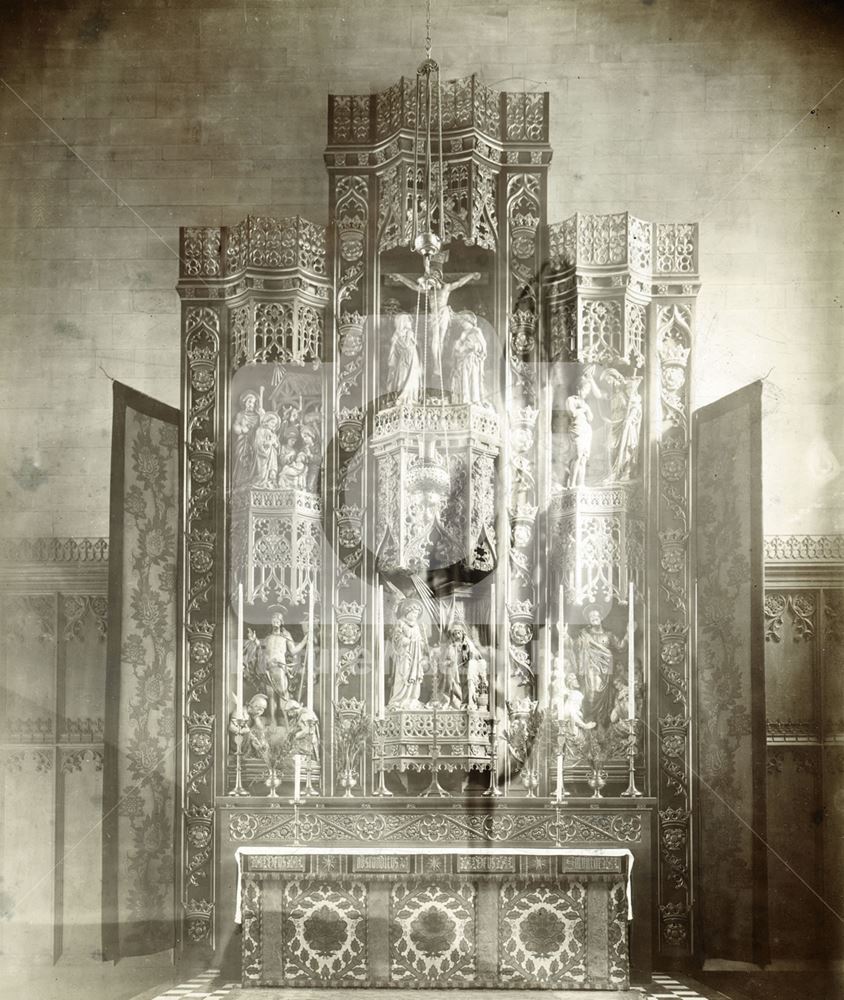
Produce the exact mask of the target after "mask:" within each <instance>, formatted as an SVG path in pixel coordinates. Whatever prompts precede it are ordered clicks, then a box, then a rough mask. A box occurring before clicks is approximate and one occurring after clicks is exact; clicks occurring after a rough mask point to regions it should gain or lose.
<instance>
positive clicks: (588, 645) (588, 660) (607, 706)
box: [575, 605, 623, 724]
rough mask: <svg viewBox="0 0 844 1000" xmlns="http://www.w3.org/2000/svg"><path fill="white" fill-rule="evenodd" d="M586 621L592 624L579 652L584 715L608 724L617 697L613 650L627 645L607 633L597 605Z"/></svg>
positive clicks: (580, 637) (584, 632) (578, 644)
mask: <svg viewBox="0 0 844 1000" xmlns="http://www.w3.org/2000/svg"><path fill="white" fill-rule="evenodd" d="M586 620H587V622H588V623H589V624H588V625H587V626H585V627H584V628H582V629H581V630H580V634H579V635H578V637H577V642H576V650H575V654H576V660H577V675H578V679H579V681H580V686H581V687H582V690H583V699H584V701H583V713H584V715H585V716H586V717H587V718H588V719H591V720H593V721H595V722H602V723H604V724H606V722H607V721H608V720H609V717H610V711H611V709H612V703H613V698H614V689H613V679H614V678H613V650H619V649H621V648H623V643H620V642H619V641H618V639H617V638H616V637H615V636H614V635H613V634H612V633H611V632H607V631H606V629H605V628H604V626H603V624H602V622H601V613H600V611H599V610H598V609H597V608H596V607H595V606H594V605H593V606H591V607H589V608H587V609H586Z"/></svg>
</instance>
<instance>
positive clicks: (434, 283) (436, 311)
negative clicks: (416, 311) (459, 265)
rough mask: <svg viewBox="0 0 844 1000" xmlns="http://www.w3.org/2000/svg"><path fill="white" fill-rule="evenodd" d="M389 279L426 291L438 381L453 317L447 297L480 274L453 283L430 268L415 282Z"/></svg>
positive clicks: (394, 276)
mask: <svg viewBox="0 0 844 1000" xmlns="http://www.w3.org/2000/svg"><path fill="white" fill-rule="evenodd" d="M389 277H390V279H391V280H392V281H397V282H399V284H401V285H404V286H405V288H409V289H411V291H414V292H418V291H424V290H425V289H427V291H428V303H429V309H428V314H429V315H430V317H431V324H432V330H431V358H432V359H433V362H434V367H435V368H436V370H437V372H438V373H439V375H440V380H442V352H443V344H444V343H445V338H446V335H447V334H448V328H449V326H450V325H451V317H452V315H453V310H452V308H451V306H450V305H449V304H448V299H449V296H450V295H451V293H452V292H453V291H454V290H455V289H456V288H462V287H463V286H464V285H468V284H469V282H470V281H480V280H481V274H480V272H479V271H473V272H472V273H471V274H464V275H463V277H462V278H456V279H455V280H454V281H445V280H444V278H443V273H442V271H441V270H439V268H435V267H434V268H431V271H430V273H429V274H427V275H425V277H423V278H419V279H417V280H416V281H412V280H411V279H410V278H406V277H405V276H404V275H403V274H391V275H390V276H389Z"/></svg>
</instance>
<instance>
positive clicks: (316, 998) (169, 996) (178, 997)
mask: <svg viewBox="0 0 844 1000" xmlns="http://www.w3.org/2000/svg"><path fill="white" fill-rule="evenodd" d="M238 987H239V984H238V983H232V982H223V981H221V977H220V973H219V972H218V970H216V969H208V970H207V971H206V972H203V973H201V974H200V975H198V976H195V977H194V978H193V979H189V980H188V981H187V982H186V983H182V984H181V985H180V986H171V987H170V988H169V989H168V990H166V991H165V992H164V993H160V994H159V995H158V996H156V997H154V998H152V1000H212V998H217V997H219V998H223V997H226V996H228V995H230V994H231V993H232V991H234V990H237V989H238ZM261 992H262V991H261V990H255V991H250V993H251V994H254V996H255V1000H261V998H260V994H261ZM340 992H341V991H340V990H291V989H285V990H284V991H283V994H282V991H281V990H279V991H278V993H279V995H283V996H285V997H289V998H290V1000H331V998H332V997H335V996H336V995H337V994H338V993H340ZM342 992H344V993H350V994H352V995H351V996H350V998H349V1000H355V997H356V996H358V997H360V1000H366V998H368V997H369V996H370V995H371V996H373V997H377V998H379V1000H386V997H387V995H388V994H389V992H390V991H388V990H350V991H346V990H344V991H342ZM413 992H414V994H416V995H418V996H424V997H426V998H428V1000H440V998H441V997H442V996H443V995H444V991H441V990H425V991H424V992H423V991H421V990H420V991H417V990H414V991H413ZM637 992H638V995H639V996H640V997H641V1000H678V998H680V997H683V998H685V1000H701V998H704V997H706V996H707V995H708V996H709V997H711V996H712V994H711V993H709V994H704V993H698V992H697V991H696V990H693V989H691V988H690V987H688V986H684V985H683V984H682V983H681V982H678V981H677V980H676V979H672V978H671V976H663V975H659V974H655V975H654V977H653V984H652V985H651V987H650V988H649V989H648V990H647V991H646V992H641V991H637ZM531 993H532V995H533V996H537V997H539V996H545V997H548V998H549V1000H551V998H553V997H556V996H561V995H562V994H558V993H555V992H553V991H550V992H544V993H542V992H541V991H531ZM448 995H449V997H454V998H455V1000H461V997H464V998H465V997H466V991H465V990H454V991H448ZM519 995H524V994H519V992H518V991H514V990H513V991H511V990H506V991H502V992H501V993H500V994H498V993H497V992H496V996H500V997H501V1000H507V998H509V997H511V996H513V997H518V996H519ZM575 995H576V994H575V993H574V992H573V991H572V992H566V994H565V996H567V997H569V996H571V997H574V996H575ZM601 995H602V996H603V995H605V994H603V993H602V994H601ZM607 995H608V994H607ZM585 996H588V997H594V996H595V994H594V993H592V992H589V993H588V994H585ZM493 1000H495V998H494V997H493Z"/></svg>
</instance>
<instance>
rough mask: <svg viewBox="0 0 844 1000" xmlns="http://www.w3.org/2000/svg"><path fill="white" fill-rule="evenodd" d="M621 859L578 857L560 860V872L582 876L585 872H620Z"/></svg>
mask: <svg viewBox="0 0 844 1000" xmlns="http://www.w3.org/2000/svg"><path fill="white" fill-rule="evenodd" d="M621 862H622V858H620V857H618V858H605V857H593V858H590V857H578V858H565V857H563V858H560V872H562V873H567V874H568V873H572V874H583V873H586V872H620V871H621V870H622V869H621Z"/></svg>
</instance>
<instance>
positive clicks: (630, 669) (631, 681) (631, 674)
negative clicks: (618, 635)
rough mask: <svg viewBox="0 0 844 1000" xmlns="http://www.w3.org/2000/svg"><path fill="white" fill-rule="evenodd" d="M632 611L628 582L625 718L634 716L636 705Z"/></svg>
mask: <svg viewBox="0 0 844 1000" xmlns="http://www.w3.org/2000/svg"><path fill="white" fill-rule="evenodd" d="M634 617H635V616H634V613H633V583H632V581H631V583H630V592H629V594H628V597H627V718H628V719H631V720H632V719H635V718H636V706H635V704H634V694H633V691H634V688H635V686H636V656H635V653H636V649H635V643H634V641H633V632H634V630H635V622H634Z"/></svg>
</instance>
